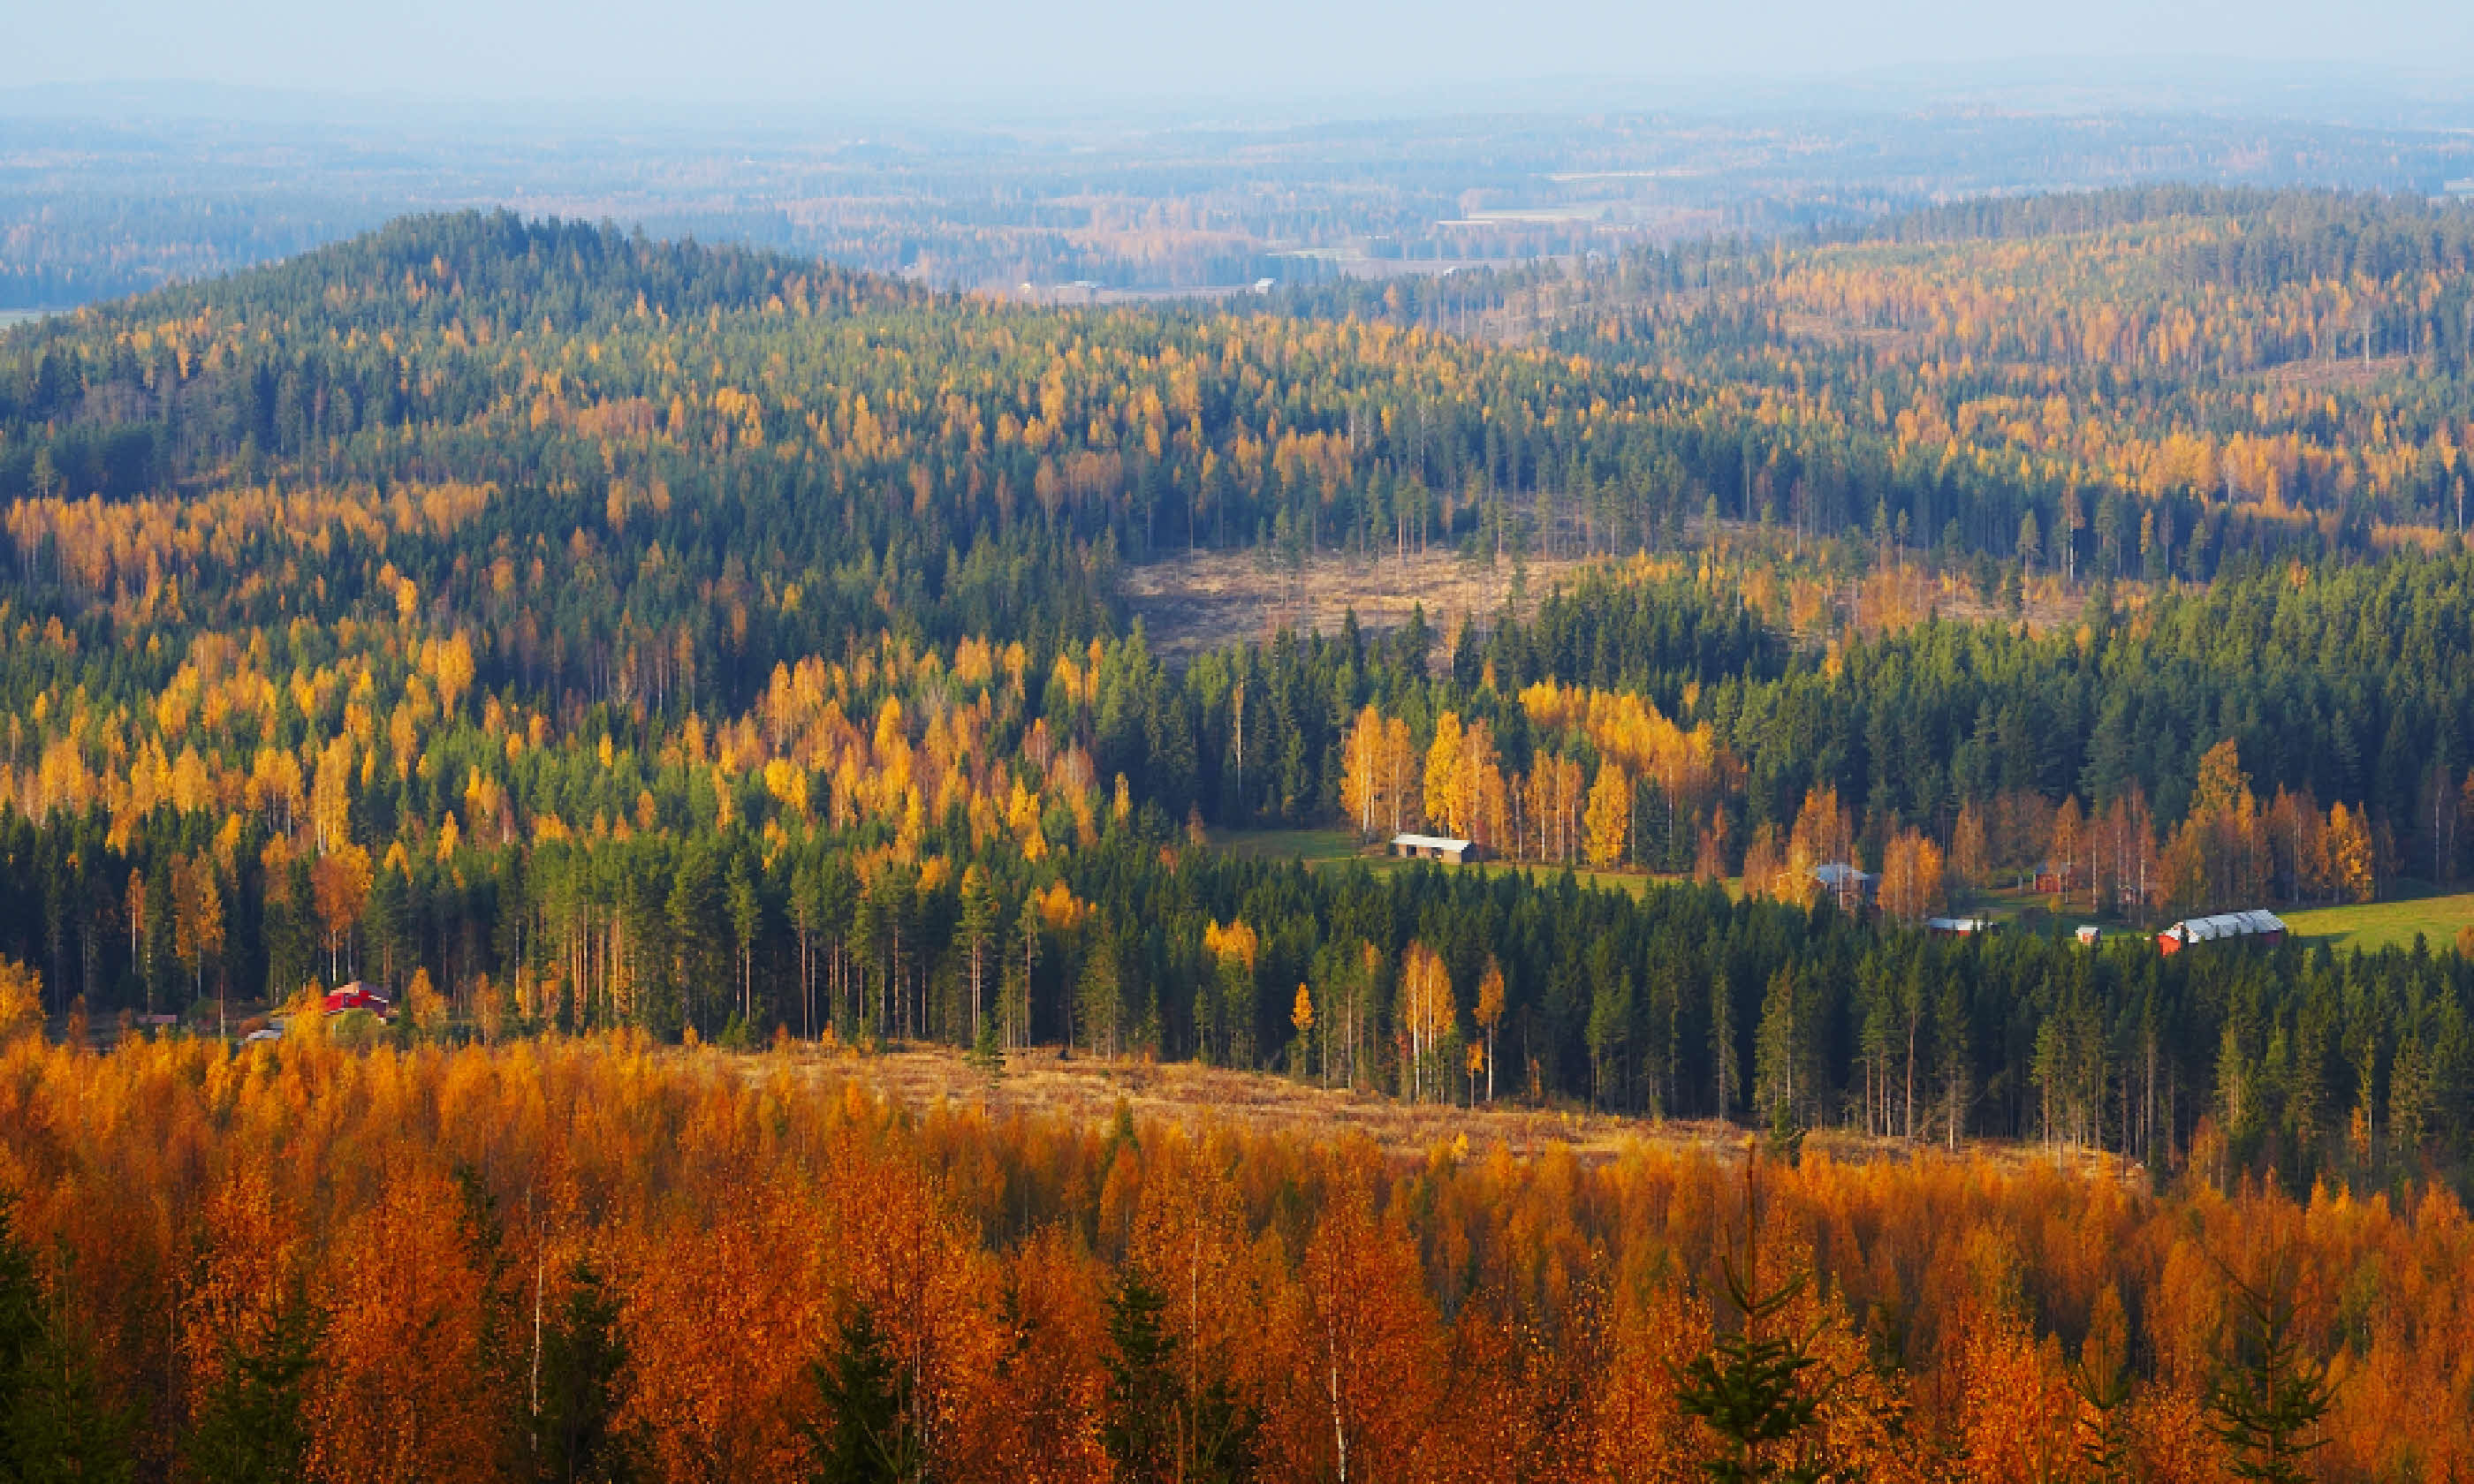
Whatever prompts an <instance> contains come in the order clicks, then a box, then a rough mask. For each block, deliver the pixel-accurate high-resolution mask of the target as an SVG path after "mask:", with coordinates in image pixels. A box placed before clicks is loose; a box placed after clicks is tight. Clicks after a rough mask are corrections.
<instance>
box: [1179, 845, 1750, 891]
mask: <svg viewBox="0 0 2474 1484" xmlns="http://www.w3.org/2000/svg"><path fill="white" fill-rule="evenodd" d="M1211 843H1212V844H1214V845H1216V846H1219V847H1220V848H1221V849H1222V850H1227V851H1229V852H1230V853H1232V854H1237V855H1254V856H1261V857H1264V858H1266V859H1271V860H1290V859H1296V860H1302V861H1304V862H1305V863H1306V864H1307V865H1309V866H1327V865H1332V864H1334V863H1336V862H1340V861H1349V860H1358V861H1363V862H1365V863H1366V865H1367V866H1369V867H1370V868H1371V869H1372V870H1375V871H1378V872H1389V871H1397V870H1399V869H1401V868H1402V867H1404V866H1407V865H1409V864H1411V863H1410V862H1408V861H1405V860H1400V859H1397V858H1395V857H1393V856H1389V855H1378V854H1374V853H1371V851H1370V850H1359V849H1358V845H1357V839H1356V837H1355V836H1354V835H1351V834H1350V833H1349V832H1348V831H1347V830H1345V829H1216V830H1213V831H1212V833H1211ZM1444 869H1446V870H1454V871H1476V872H1482V873H1484V874H1488V875H1500V874H1504V873H1506V872H1513V871H1527V872H1531V873H1534V874H1538V875H1540V876H1553V875H1555V874H1559V873H1561V871H1562V870H1563V868H1562V867H1560V866H1546V865H1540V864H1539V863H1538V862H1536V861H1499V860H1497V861H1481V862H1479V863H1477V864H1474V865H1468V866H1454V867H1446V868H1444ZM1572 874H1573V875H1574V876H1575V877H1577V878H1578V879H1579V880H1580V883H1581V884H1582V885H1583V886H1589V887H1598V888H1601V889H1604V890H1606V891H1611V892H1630V893H1631V894H1632V895H1633V896H1635V897H1638V896H1640V895H1641V894H1642V893H1643V892H1644V891H1646V890H1648V888H1649V886H1650V884H1651V883H1653V882H1660V883H1664V882H1674V881H1682V880H1684V879H1685V877H1683V876H1665V875H1647V874H1641V873H1638V872H1630V871H1575V872H1574V873H1572ZM1728 890H1729V891H1730V892H1733V891H1734V882H1732V881H1731V882H1729V883H1728Z"/></svg>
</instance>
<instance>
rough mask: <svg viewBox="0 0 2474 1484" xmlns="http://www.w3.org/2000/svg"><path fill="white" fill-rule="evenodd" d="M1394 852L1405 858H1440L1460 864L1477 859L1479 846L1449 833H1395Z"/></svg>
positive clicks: (1393, 838)
mask: <svg viewBox="0 0 2474 1484" xmlns="http://www.w3.org/2000/svg"><path fill="white" fill-rule="evenodd" d="M1392 853H1393V854H1394V855H1396V856H1399V857H1400V858H1401V859H1403V860H1440V861H1448V862H1450V863H1451V864H1453V865H1455V866H1458V865H1461V864H1463V863H1464V862H1467V861H1472V860H1475V859H1477V847H1476V846H1474V845H1471V844H1470V843H1469V842H1467V840H1454V839H1452V838H1451V837H1449V836H1447V835H1394V836H1393V837H1392Z"/></svg>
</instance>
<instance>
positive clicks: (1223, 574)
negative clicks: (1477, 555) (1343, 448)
mask: <svg viewBox="0 0 2474 1484" xmlns="http://www.w3.org/2000/svg"><path fill="white" fill-rule="evenodd" d="M1602 560H1603V559H1596V558H1592V559H1589V560H1588V561H1578V560H1574V561H1554V562H1545V561H1538V560H1535V559H1533V560H1532V561H1531V562H1530V564H1529V590H1530V591H1531V592H1532V593H1543V592H1545V591H1547V590H1548V589H1550V588H1551V587H1553V586H1555V585H1556V584H1558V583H1569V582H1570V581H1571V580H1572V579H1573V578H1574V577H1575V576H1576V575H1578V574H1579V573H1581V572H1583V571H1586V570H1588V569H1589V568H1590V567H1593V566H1597V565H1599V564H1601V562H1602ZM1124 590H1125V594H1126V601H1127V602H1128V603H1129V604H1130V605H1132V607H1133V610H1134V611H1135V612H1136V613H1138V614H1140V615H1141V616H1142V620H1143V627H1144V629H1145V631H1146V632H1147V633H1148V634H1150V637H1151V646H1152V653H1153V654H1155V655H1159V656H1162V657H1164V658H1188V657H1191V656H1193V655H1196V654H1199V653H1201V652H1203V651H1205V650H1213V649H1219V648H1223V647H1225V646H1226V645H1229V644H1235V643H1240V642H1243V641H1246V640H1249V639H1256V640H1269V639H1270V638H1271V637H1272V636H1273V634H1276V633H1278V632H1279V630H1280V629H1281V628H1283V627H1286V628H1290V629H1294V630H1297V631H1298V632H1299V633H1302V632H1304V631H1305V630H1307V629H1309V628H1312V629H1319V630H1321V631H1322V632H1323V633H1324V634H1338V633H1339V632H1340V624H1341V619H1342V617H1343V616H1344V615H1345V614H1346V612H1347V611H1348V610H1350V609H1351V608H1354V609H1356V610H1357V622H1358V625H1359V627H1361V628H1363V629H1364V630H1365V631H1366V632H1367V633H1369V634H1388V633H1390V632H1391V631H1393V630H1395V629H1397V628H1399V627H1401V626H1402V625H1404V624H1406V623H1407V622H1408V621H1409V612H1410V610H1411V609H1413V608H1415V607H1416V606H1417V605H1419V604H1421V603H1422V604H1424V605H1425V609H1426V625H1427V627H1428V628H1429V629H1430V630H1432V631H1433V634H1434V636H1435V641H1434V658H1437V659H1441V658H1444V657H1445V656H1447V655H1448V654H1449V653H1450V650H1449V645H1450V643H1451V631H1452V625H1453V624H1454V622H1455V621H1457V618H1458V616H1459V615H1460V614H1462V613H1471V614H1481V615H1483V614H1492V613H1493V612H1495V611H1496V610H1498V609H1500V608H1501V607H1502V606H1503V603H1504V600H1505V599H1506V598H1508V597H1509V596H1510V595H1511V592H1512V563H1511V562H1504V563H1502V564H1501V565H1499V566H1490V565H1487V564H1485V563H1482V562H1463V561H1461V560H1460V559H1459V558H1458V557H1457V556H1455V555H1454V554H1452V553H1450V552H1447V551H1443V550H1441V549H1438V550H1433V551H1429V552H1427V553H1426V554H1425V555H1423V556H1412V557H1409V558H1406V559H1394V558H1385V559H1383V560H1381V561H1362V560H1359V559H1356V558H1352V557H1341V556H1328V555H1318V556H1315V557H1312V558H1309V559H1308V560H1307V562H1306V563H1305V567H1304V569H1303V570H1302V571H1301V572H1297V573H1288V572H1282V571H1278V570H1276V569H1274V568H1273V567H1271V566H1269V565H1267V564H1266V563H1265V562H1264V560H1263V558H1262V556H1261V554H1260V553H1257V552H1252V551H1202V552H1196V553H1193V554H1192V555H1189V556H1183V557H1171V558H1169V559H1167V560H1166V561H1161V562H1144V563H1143V564H1141V565H1139V566H1129V567H1128V568H1126V570H1125V573H1124Z"/></svg>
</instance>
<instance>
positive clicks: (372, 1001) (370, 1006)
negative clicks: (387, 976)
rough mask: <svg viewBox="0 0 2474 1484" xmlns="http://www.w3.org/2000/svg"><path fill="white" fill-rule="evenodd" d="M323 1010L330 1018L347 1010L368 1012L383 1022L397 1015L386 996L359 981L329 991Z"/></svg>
mask: <svg viewBox="0 0 2474 1484" xmlns="http://www.w3.org/2000/svg"><path fill="white" fill-rule="evenodd" d="M323 1008H324V1009H325V1010H326V1012H327V1014H328V1015H330V1016H336V1015H342V1014H343V1013H344V1012H345V1011H347V1010H366V1011H368V1012H370V1014H372V1015H374V1016H376V1017H378V1018H379V1019H381V1020H383V1019H385V1018H386V1017H388V1016H390V1015H392V1014H394V1013H395V1007H394V1005H393V1004H391V1003H390V1002H389V1001H388V999H387V997H386V996H385V995H383V994H381V993H378V992H377V991H376V990H374V989H371V988H370V987H369V986H368V985H366V984H364V983H362V982H361V981H360V980H358V979H355V980H353V981H352V983H350V984H341V985H337V986H336V987H335V988H333V989H331V990H328V991H327V998H326V1001H325V1004H324V1006H323Z"/></svg>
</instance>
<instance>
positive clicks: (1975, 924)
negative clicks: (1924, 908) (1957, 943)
mask: <svg viewBox="0 0 2474 1484" xmlns="http://www.w3.org/2000/svg"><path fill="white" fill-rule="evenodd" d="M1925 931H1926V932H1928V933H1939V934H1940V935H1942V936H1943V937H1945V938H1969V937H1974V936H1975V935H1976V934H1977V933H1989V932H1991V931H1993V920H1992V919H1991V918H1927V919H1925Z"/></svg>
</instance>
